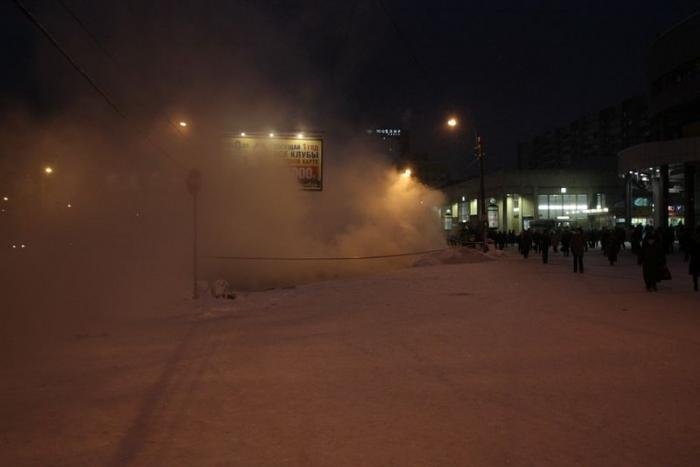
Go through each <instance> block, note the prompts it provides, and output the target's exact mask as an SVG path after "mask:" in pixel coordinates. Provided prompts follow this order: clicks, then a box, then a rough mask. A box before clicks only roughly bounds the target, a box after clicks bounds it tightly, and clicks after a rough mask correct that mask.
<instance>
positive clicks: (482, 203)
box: [447, 117, 488, 251]
mask: <svg viewBox="0 0 700 467" xmlns="http://www.w3.org/2000/svg"><path fill="white" fill-rule="evenodd" d="M447 126H449V127H450V128H454V127H456V126H457V119H456V118H454V117H451V118H450V119H449V120H447ZM474 142H475V145H474V156H475V157H476V158H477V159H478V160H479V198H480V199H479V224H480V227H481V249H482V250H483V251H486V231H487V229H488V220H487V218H486V193H485V192H486V190H485V189H484V155H485V154H486V151H485V150H484V146H485V145H484V143H483V140H482V139H481V136H479V133H478V132H477V131H476V128H474Z"/></svg>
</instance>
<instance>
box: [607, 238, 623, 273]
mask: <svg viewBox="0 0 700 467" xmlns="http://www.w3.org/2000/svg"><path fill="white" fill-rule="evenodd" d="M605 249H606V252H605V253H606V255H607V257H608V261H609V262H610V266H613V265H614V264H615V262H616V261H617V255H618V254H619V253H620V241H619V239H618V238H617V237H616V236H615V235H610V236H609V237H608V239H607V242H606V244H605Z"/></svg>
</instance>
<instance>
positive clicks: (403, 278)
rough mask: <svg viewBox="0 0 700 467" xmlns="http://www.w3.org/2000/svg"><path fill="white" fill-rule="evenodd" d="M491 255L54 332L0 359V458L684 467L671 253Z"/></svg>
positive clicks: (689, 444) (691, 339) (694, 422)
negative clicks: (660, 265) (656, 256)
mask: <svg viewBox="0 0 700 467" xmlns="http://www.w3.org/2000/svg"><path fill="white" fill-rule="evenodd" d="M491 258H492V259H493V260H489V261H481V262H461V263H460V264H435V265H427V264H426V265H425V267H414V268H408V269H403V270H398V271H393V272H390V273H383V274H379V275H373V276H368V277H363V278H354V279H347V280H335V281H328V282H320V283H315V284H308V285H303V286H298V287H294V288H287V289H277V290H271V291H266V292H256V293H245V294H241V295H239V297H238V298H237V299H236V300H230V301H221V302H216V303H211V302H205V303H204V305H202V304H199V305H194V306H189V305H188V306H185V307H183V308H181V309H180V310H178V311H173V312H172V313H169V314H167V316H165V315H164V316H160V317H158V316H157V317H149V318H147V319H141V320H134V321H130V322H128V323H123V324H122V325H120V326H117V327H109V328H108V330H107V332H103V330H102V329H101V328H99V326H98V327H93V328H91V329H90V330H89V331H81V332H74V333H71V335H70V337H66V338H65V339H57V340H56V341H55V344H54V346H53V347H52V348H51V349H50V352H49V351H48V350H47V352H46V353H45V354H44V355H43V357H42V358H37V359H34V360H32V361H31V362H30V363H27V365H25V366H22V367H4V369H3V374H1V375H0V376H1V377H2V380H3V381H4V383H3V385H2V387H1V388H0V391H1V392H0V400H2V411H1V412H0V464H2V465H18V466H19V465H86V466H88V465H89V466H94V465H109V466H116V465H144V466H146V465H148V466H153V465H167V466H174V465H198V466H199V465H202V466H205V465H241V466H279V465H290V466H360V465H365V466H389V465H396V466H426V465H431V466H463V465H475V466H504V465H537V466H547V465H549V466H569V465H581V466H593V465H596V466H597V465H605V466H614V465H619V466H629V465H634V466H660V465H687V466H691V465H697V460H698V459H700V421H699V420H700V397H699V391H700V337H699V336H700V294H698V293H693V292H692V287H691V284H690V279H689V278H688V276H687V274H686V271H685V270H684V269H683V268H684V267H686V265H685V264H684V263H682V262H681V261H680V259H679V257H678V255H676V256H674V257H672V258H671V260H670V264H671V268H672V272H673V274H674V279H673V281H670V282H663V283H662V284H661V287H660V291H659V292H657V293H647V292H646V291H645V290H644V285H643V282H642V279H641V271H640V270H639V267H638V266H637V265H636V262H635V261H634V259H633V258H632V257H631V256H630V255H629V253H628V252H623V253H622V254H621V257H620V262H619V264H617V265H616V266H613V267H611V266H609V265H608V264H607V263H606V262H605V261H604V259H605V258H603V257H602V255H601V254H600V252H598V251H593V252H589V253H588V254H587V255H586V256H585V260H584V261H585V266H586V272H585V273H584V274H574V273H573V272H572V271H571V269H572V267H571V264H570V261H571V258H564V257H561V256H557V255H552V256H550V264H546V265H544V264H542V263H541V261H540V259H539V258H538V257H537V256H531V257H530V258H529V259H527V260H524V259H522V258H521V257H520V256H517V255H516V254H515V252H512V251H511V252H510V253H508V252H507V253H506V254H505V255H502V254H500V253H499V254H496V255H491ZM438 262H439V261H438ZM447 262H449V261H447ZM433 263H436V262H432V263H431V264H433Z"/></svg>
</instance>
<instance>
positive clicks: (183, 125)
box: [179, 122, 187, 128]
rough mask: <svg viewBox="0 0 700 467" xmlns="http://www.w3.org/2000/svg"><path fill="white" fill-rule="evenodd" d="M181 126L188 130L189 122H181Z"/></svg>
mask: <svg viewBox="0 0 700 467" xmlns="http://www.w3.org/2000/svg"><path fill="white" fill-rule="evenodd" d="M179 125H180V126H181V127H182V128H186V127H187V122H180V123H179Z"/></svg>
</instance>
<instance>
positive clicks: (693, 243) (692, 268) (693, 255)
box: [687, 225, 700, 292]
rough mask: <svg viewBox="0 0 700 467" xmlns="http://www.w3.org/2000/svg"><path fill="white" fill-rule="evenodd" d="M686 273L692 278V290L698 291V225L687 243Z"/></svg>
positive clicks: (699, 239) (699, 262) (699, 257)
mask: <svg viewBox="0 0 700 467" xmlns="http://www.w3.org/2000/svg"><path fill="white" fill-rule="evenodd" d="M687 248H688V257H689V264H688V272H689V273H690V275H691V276H693V290H695V291H696V292H697V291H698V276H700V225H699V226H697V227H696V228H695V235H693V237H692V239H690V240H689V241H688V242H687Z"/></svg>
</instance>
